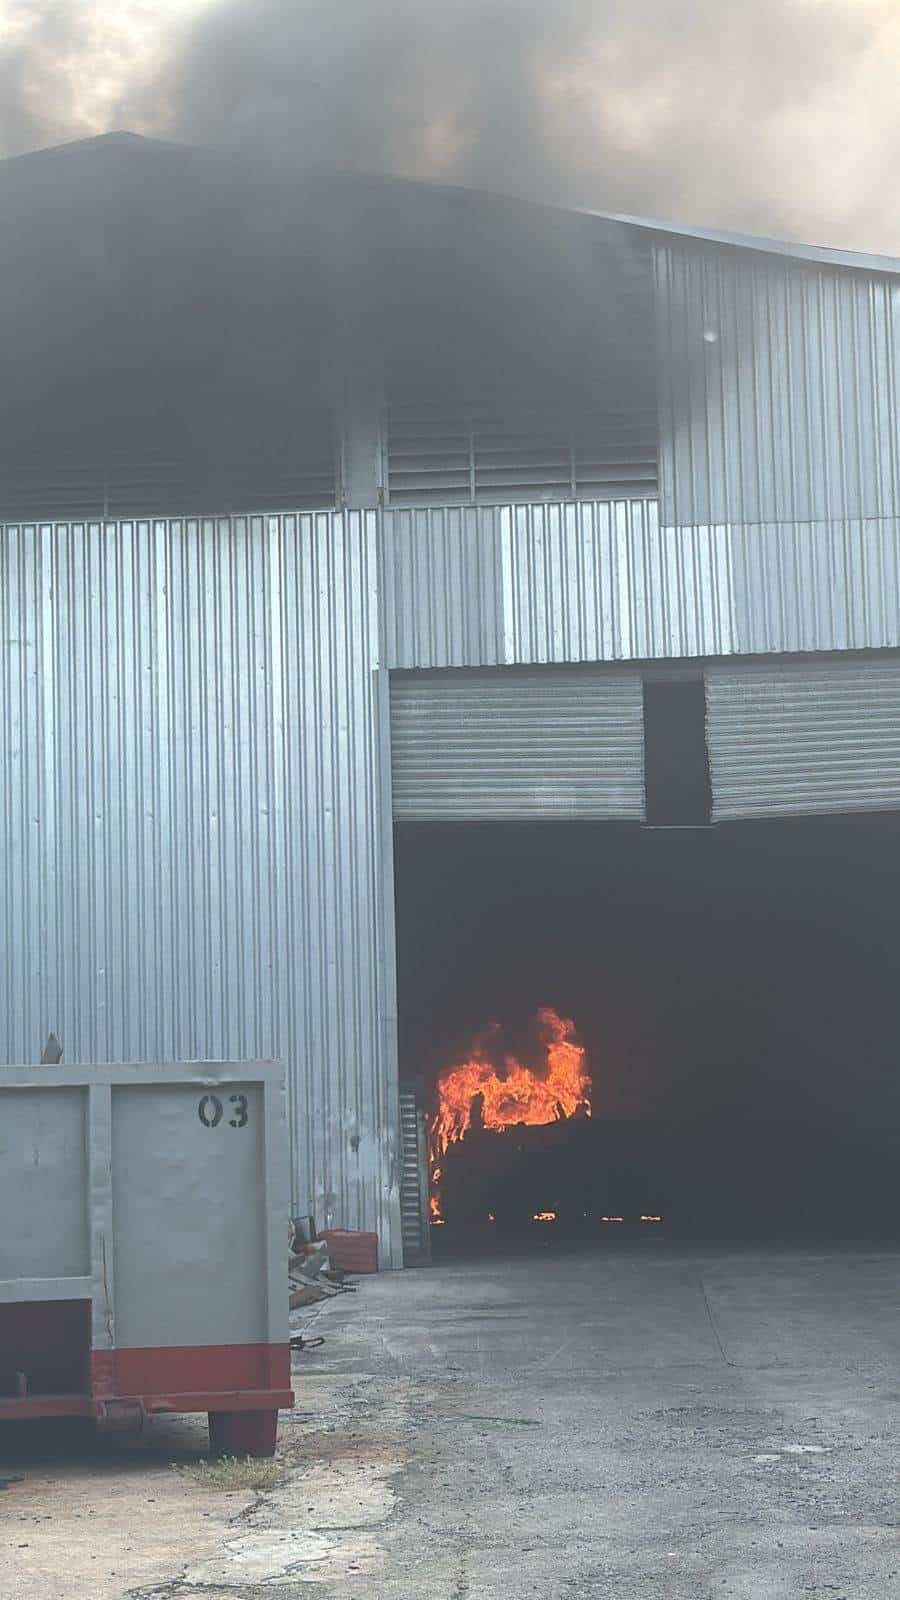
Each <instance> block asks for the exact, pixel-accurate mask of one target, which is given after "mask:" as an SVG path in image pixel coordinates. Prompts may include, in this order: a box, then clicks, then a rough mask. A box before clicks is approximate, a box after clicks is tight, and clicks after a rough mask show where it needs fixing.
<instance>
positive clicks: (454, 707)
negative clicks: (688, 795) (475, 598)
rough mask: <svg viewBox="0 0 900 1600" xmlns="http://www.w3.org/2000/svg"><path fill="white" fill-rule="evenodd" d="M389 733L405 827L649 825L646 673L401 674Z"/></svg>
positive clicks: (398, 810) (397, 810)
mask: <svg viewBox="0 0 900 1600" xmlns="http://www.w3.org/2000/svg"><path fill="white" fill-rule="evenodd" d="M391 732H392V749H393V787H394V815H395V817H396V818H398V819H400V820H407V821H418V822H421V821H437V820H447V821H475V820H477V821H484V820H488V819H495V820H502V819H508V820H517V819H521V818H526V817H545V816H554V817H625V818H633V819H642V818H643V815H644V737H643V691H642V684H641V679H640V677H639V676H638V675H637V674H632V673H629V674H624V673H614V672H609V671H606V672H605V671H603V670H602V669H597V668H593V669H587V668H581V669H579V668H568V667H566V668H558V669H557V668H549V669H527V668H525V669H518V668H517V669H514V670H512V671H505V670H503V669H499V670H498V669H495V670H493V671H488V672H472V671H467V672H438V673H427V674H426V673H411V674H408V675H397V676H396V677H394V678H393V679H392V682H391Z"/></svg>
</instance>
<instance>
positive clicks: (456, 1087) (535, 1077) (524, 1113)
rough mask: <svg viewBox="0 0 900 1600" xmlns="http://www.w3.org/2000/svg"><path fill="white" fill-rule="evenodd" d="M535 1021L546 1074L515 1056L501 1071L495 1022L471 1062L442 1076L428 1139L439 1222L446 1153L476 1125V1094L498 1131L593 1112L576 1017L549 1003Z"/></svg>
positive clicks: (433, 1211)
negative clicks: (493, 1054) (493, 1052)
mask: <svg viewBox="0 0 900 1600" xmlns="http://www.w3.org/2000/svg"><path fill="white" fill-rule="evenodd" d="M535 1026H536V1031H537V1035H538V1038H539V1040H540V1042H541V1045H542V1047H543V1050H544V1055H545V1062H546V1065H545V1070H544V1071H543V1072H542V1073H537V1072H534V1071H532V1069H531V1068H530V1067H526V1066H524V1065H523V1063H522V1062H521V1061H519V1060H518V1058H517V1057H516V1056H513V1055H506V1056H504V1059H503V1066H504V1072H503V1075H502V1076H501V1075H500V1074H499V1073H498V1072H497V1071H496V1069H495V1067H494V1065H493V1062H492V1061H491V1059H490V1053H489V1050H488V1045H489V1042H490V1041H491V1040H492V1039H496V1037H497V1035H498V1034H499V1033H500V1031H501V1029H500V1024H499V1023H496V1022H495V1023H492V1024H491V1027H490V1028H489V1029H488V1030H487V1033H486V1034H483V1035H482V1036H481V1037H480V1038H479V1039H477V1040H476V1041H475V1042H474V1044H473V1046H472V1054H471V1056H470V1057H469V1059H468V1061H464V1062H463V1063H462V1065H461V1066H458V1067H453V1068H452V1069H451V1070H450V1071H449V1072H445V1073H444V1074H443V1075H442V1076H441V1077H440V1078H439V1080H438V1110H437V1113H436V1115H435V1117H434V1120H433V1122H432V1124H431V1130H430V1140H429V1146H430V1150H429V1154H430V1164H431V1182H432V1190H433V1192H432V1196H431V1214H432V1219H433V1220H434V1221H437V1220H438V1219H440V1217H441V1204H440V1193H439V1191H438V1190H437V1188H436V1185H437V1183H438V1181H439V1179H440V1176H441V1171H440V1160H441V1157H442V1156H443V1155H444V1153H445V1151H446V1150H447V1147H448V1146H449V1145H451V1144H455V1143H456V1141H457V1140H459V1139H462V1138H463V1137H464V1136H465V1134H466V1133H467V1132H468V1130H469V1128H470V1127H471V1126H472V1105H473V1102H474V1100H475V1098H476V1096H480V1097H481V1104H482V1123H483V1126H484V1127H485V1128H488V1129H491V1130H492V1131H494V1132H497V1133H502V1132H503V1131H504V1130H505V1129H506V1128H512V1127H515V1126H517V1125H521V1124H523V1123H527V1124H528V1125H529V1126H531V1127H539V1126H542V1125H544V1124H546V1123H548V1122H560V1121H562V1120H564V1119H565V1118H567V1117H572V1116H574V1115H575V1113H576V1112H581V1113H582V1114H583V1115H585V1116H590V1114H591V1107H590V1093H591V1080H590V1076H589V1074H588V1072H587V1070H586V1067H585V1051H584V1046H583V1045H580V1044H576V1043H575V1038H574V1035H575V1024H574V1022H572V1021H571V1020H570V1019H568V1018H564V1017H560V1016H559V1015H558V1014H557V1013H556V1012H555V1011H554V1010H552V1008H551V1007H550V1006H542V1007H541V1008H540V1010H539V1011H538V1012H537V1015H536V1017H535Z"/></svg>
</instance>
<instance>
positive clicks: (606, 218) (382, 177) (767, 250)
mask: <svg viewBox="0 0 900 1600" xmlns="http://www.w3.org/2000/svg"><path fill="white" fill-rule="evenodd" d="M111 146H113V147H118V151H119V153H123V154H124V153H127V152H129V151H133V152H135V153H136V152H138V151H141V152H143V153H145V154H153V153H156V154H158V155H165V154H170V155H173V156H174V155H177V154H178V153H179V152H180V153H182V154H183V155H185V156H193V157H199V158H200V159H202V158H203V157H207V158H209V159H211V160H213V161H215V160H216V159H217V158H223V159H226V160H228V161H229V162H231V161H232V160H233V158H234V155H235V152H231V151H216V150H212V149H209V148H203V147H199V146H190V145H185V144H180V143H177V142H175V141H171V140H161V139H148V138H145V137H144V136H143V135H141V134H135V133H129V132H127V131H121V132H115V133H107V134H101V135H99V136H97V137H96V138H92V139H78V140H74V141H70V142H69V143H67V144H63V145H54V146H50V147H49V148H47V149H43V150H36V151H30V152H28V153H27V154H25V155H20V156H12V157H7V158H6V160H3V161H0V171H2V169H4V168H5V169H7V170H10V169H13V168H19V169H21V167H22V166H23V165H25V164H27V163H32V162H42V163H43V162H45V161H47V160H49V159H50V158H53V157H61V156H67V157H69V156H80V157H82V158H87V159H90V157H91V155H92V153H93V152H95V151H96V152H97V153H98V154H99V153H100V152H101V151H103V150H108V149H109V148H110V147H111ZM240 160H241V163H242V164H246V166H248V167H249V166H252V162H253V158H252V157H249V158H248V157H247V155H246V153H242V155H241V157H240ZM260 170H261V171H264V170H267V171H268V174H269V176H276V175H278V173H279V171H280V172H281V174H282V175H286V173H285V168H284V165H283V163H282V162H281V161H280V160H276V161H274V162H272V163H265V162H261V163H260ZM307 170H308V175H309V176H310V177H318V178H324V177H327V176H328V174H327V173H326V172H325V171H323V170H322V169H318V168H310V169H307ZM294 175H295V176H299V175H300V174H299V173H297V172H295V174H294ZM333 176H334V177H335V178H336V179H348V178H355V179H357V180H362V181H364V182H371V183H373V184H377V183H382V184H384V185H386V186H388V185H391V186H398V187H399V186H409V187H412V188H419V189H423V190H425V189H427V190H429V191H431V192H432V193H434V192H441V191H443V192H444V193H446V194H448V195H451V194H456V195H459V196H462V195H471V196H473V197H475V196H480V197H481V198H482V199H485V200H490V199H495V200H496V201H497V202H498V204H500V203H505V204H510V203H513V204H514V203H516V201H517V200H518V202H519V203H520V204H525V205H528V206H533V207H534V208H535V209H536V210H552V211H560V212H564V213H566V214H567V215H569V216H580V217H589V218H594V219H596V220H597V221H598V222H606V223H614V224H618V225H620V226H623V227H627V228H634V229H637V230H640V231H641V232H642V233H645V234H668V235H670V236H673V237H675V238H679V239H686V240H696V241H697V242H698V243H704V244H718V245H725V246H727V247H730V248H732V249H736V250H752V251H756V252H757V253H761V254H764V255H775V256H786V257H789V258H791V259H793V260H796V261H810V262H814V263H817V264H819V265H823V266H837V267H848V268H853V269H855V270H857V271H862V272H879V273H887V274H891V275H894V276H900V257H897V256H887V255H873V254H871V253H868V252H864V251H856V250H837V249H833V248H831V247H830V246H826V245H814V244H803V243H799V242H797V241H795V240H789V239H772V238H768V237H766V236H764V235H756V234H746V233H734V232H732V231H730V230H729V229H726V228H704V227H696V226H694V225H693V224H691V223H684V222H666V221H663V220H661V219H660V218H654V217H635V216H630V215H628V214H625V213H621V212H614V211H600V210H596V209H594V208H592V207H588V206H570V205H559V204H556V203H554V202H546V201H544V202H541V201H534V200H528V199H524V198H523V197H522V196H512V195H507V194H501V193H499V192H497V191H491V190H481V189H473V188H471V187H470V186H467V185H464V184H446V183H435V182H432V181H428V180H421V179H416V178H404V177H394V176H391V175H386V174H375V173H352V172H349V171H346V170H335V172H334V174H333Z"/></svg>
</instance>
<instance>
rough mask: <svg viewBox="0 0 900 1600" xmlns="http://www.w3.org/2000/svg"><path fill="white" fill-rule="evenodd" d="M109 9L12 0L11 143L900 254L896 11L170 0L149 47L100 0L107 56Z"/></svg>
mask: <svg viewBox="0 0 900 1600" xmlns="http://www.w3.org/2000/svg"><path fill="white" fill-rule="evenodd" d="M102 12H103V7H101V6H100V5H98V3H96V0H95V3H94V4H92V5H89V4H87V3H86V0H82V3H80V4H79V3H78V0H60V3H57V4H53V5H44V6H43V7H41V6H39V5H38V6H35V5H33V4H32V5H30V6H28V7H25V6H23V5H21V4H20V5H19V6H18V7H17V8H15V9H14V13H13V15H14V18H15V16H18V17H19V20H20V23H21V19H22V16H23V15H24V14H26V13H27V14H28V15H29V16H32V17H36V20H34V21H33V22H32V24H31V26H29V27H26V26H24V25H21V26H19V28H18V30H17V29H16V27H15V25H14V26H13V27H12V29H8V30H7V32H8V42H7V43H6V45H5V46H4V45H3V43H2V39H3V35H0V97H2V109H0V139H2V141H3V145H4V148H5V150H6V151H7V152H8V153H9V152H12V151H14V150H18V149H23V148H26V147H28V146H29V145H30V144H34V143H38V142H47V141H48V140H52V139H55V138H59V137H61V136H62V134H63V131H64V130H65V131H68V132H69V133H71V134H77V133H79V132H85V131H88V129H89V128H90V129H91V130H92V131H100V129H101V128H102V127H103V126H109V125H111V123H112V122H114V123H115V125H117V126H119V127H123V126H127V127H131V128H133V129H135V130H136V131H141V132H148V133H154V134H157V135H160V136H165V137H174V138H181V139H184V140H188V141H196V142H199V143H209V144H215V145H223V146H229V145H232V146H239V147H242V148H248V147H249V148H253V149H254V150H257V151H262V152H264V153H265V154H266V155H267V156H269V157H271V158H272V159H273V160H277V161H284V162H290V163H300V164H302V165H305V166H317V167H343V168H352V169H361V170H365V171H370V172H372V171H378V172H390V173H399V174H404V175H407V176H416V177H427V178H432V179H439V180H445V181H449V182H457V183H463V184H470V185H474V186H479V187H486V188H495V189H499V190H504V191H507V192H510V193H515V194H520V195H527V196H532V197H535V198H540V199H547V200H553V201H557V202H560V203H563V204H566V203H570V204H579V205H586V206H594V207H597V208H599V209H607V210H621V211H627V212H634V213H637V214H644V215H658V216H666V217H674V218H680V219H686V220H692V221H696V222H706V223H710V224H713V223H718V224H720V225H722V226H730V227H734V228H738V229H744V230H748V231H756V232H772V233H785V234H788V235H793V236H802V237H806V238H810V239H813V240H815V241H817V242H824V243H834V244H844V245H847V246H849V247H857V248H868V249H873V250H883V251H890V250H894V251H897V252H898V253H900V218H898V216H897V212H896V207H895V205H894V203H893V199H892V188H893V174H894V172H895V170H896V162H897V157H898V155H900V96H898V95H897V94H896V82H897V73H898V66H900V14H898V12H897V8H896V6H895V5H894V4H893V0H755V3H754V4H752V5H750V4H747V0H681V3H680V4H677V5H674V4H672V3H671V0H555V3H554V4H548V0H452V3H450V0H448V3H446V4H444V5H438V4H435V3H434V0H432V3H430V4H426V3H425V0H339V3H337V0H168V4H167V6H164V7H163V8H162V11H161V12H160V15H161V16H162V17H163V18H164V19H165V22H166V25H165V27H159V28H158V30H157V35H156V37H155V39H154V40H150V38H149V36H148V35H147V33H146V26H147V25H146V11H145V9H144V8H143V7H142V6H140V5H139V4H138V0H122V3H120V4H119V5H118V6H116V7H115V8H114V7H113V5H112V0H109V5H108V13H107V14H108V17H109V19H112V18H113V17H114V16H115V17H116V18H118V19H119V20H118V21H117V22H116V24H115V27H116V29H117V30H118V31H117V32H115V35H114V38H115V40H117V41H118V43H117V44H115V45H114V47H110V46H109V43H108V36H107V33H106V32H105V31H104V26H103V25H102V17H101V13H102ZM129 15H132V23H133V26H134V27H138V19H139V18H143V19H144V20H143V22H142V23H141V26H143V28H144V30H145V31H144V33H143V34H141V43H140V47H137V46H135V47H134V48H133V49H132V50H131V53H130V54H129V48H128V46H127V40H128V38H129V37H130V35H129V32H128V17H129ZM109 25H110V27H112V21H111V20H110V24H109ZM91 41H93V43H91ZM151 46H152V47H151ZM92 51H93V53H94V54H95V55H96V54H97V53H98V52H99V53H100V54H101V55H102V57H103V69H104V72H105V77H104V76H103V73H101V79H102V83H101V87H100V89H98V88H97V86H96V79H95V77H93V76H92V75H91V72H90V67H91V63H92V59H93V58H92ZM116 64H118V70H119V77H120V82H119V84H118V88H119V93H118V95H117V97H115V99H113V98H112V96H111V93H110V85H111V84H112V83H113V81H114V79H115V75H116V74H115V68H116ZM85 85H87V87H85ZM91 85H93V87H91ZM103 85H105V87H104V86H103ZM91 96H93V98H91Z"/></svg>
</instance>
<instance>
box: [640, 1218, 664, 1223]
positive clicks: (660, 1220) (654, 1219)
mask: <svg viewBox="0 0 900 1600" xmlns="http://www.w3.org/2000/svg"><path fill="white" fill-rule="evenodd" d="M641 1221H642V1222H662V1217H641Z"/></svg>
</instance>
